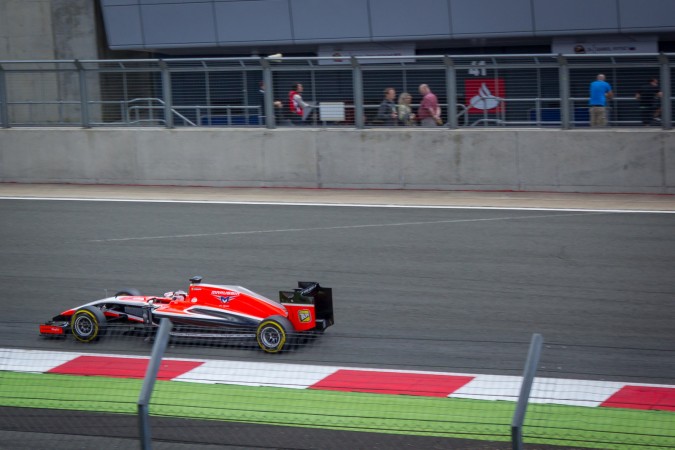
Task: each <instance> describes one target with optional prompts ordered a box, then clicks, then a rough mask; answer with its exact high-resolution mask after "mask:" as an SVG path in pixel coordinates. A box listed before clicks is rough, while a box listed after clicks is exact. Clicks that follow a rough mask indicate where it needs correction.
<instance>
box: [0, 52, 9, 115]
mask: <svg viewBox="0 0 675 450" xmlns="http://www.w3.org/2000/svg"><path fill="white" fill-rule="evenodd" d="M7 102H8V99H7V80H6V78H5V69H4V68H3V67H2V65H1V64H0V125H1V126H2V128H9V107H8V106H7Z"/></svg>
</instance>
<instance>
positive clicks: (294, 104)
mask: <svg viewBox="0 0 675 450" xmlns="http://www.w3.org/2000/svg"><path fill="white" fill-rule="evenodd" d="M303 90H304V88H303V87H302V84H301V83H295V84H294V85H293V89H292V90H291V91H290V92H289V93H288V109H289V110H290V112H291V114H290V116H291V122H292V123H294V124H300V123H302V122H303V117H304V116H303V114H304V112H305V108H308V107H310V105H309V103H307V102H305V101H304V100H303V99H302V91H303Z"/></svg>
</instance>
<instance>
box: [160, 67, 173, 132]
mask: <svg viewBox="0 0 675 450" xmlns="http://www.w3.org/2000/svg"><path fill="white" fill-rule="evenodd" d="M159 67H160V68H161V69H162V97H163V100H164V121H165V123H166V127H167V128H173V100H172V99H171V72H169V67H168V66H167V65H166V62H165V61H163V60H160V61H159Z"/></svg>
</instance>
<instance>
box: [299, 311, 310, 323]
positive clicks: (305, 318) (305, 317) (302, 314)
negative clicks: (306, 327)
mask: <svg viewBox="0 0 675 450" xmlns="http://www.w3.org/2000/svg"><path fill="white" fill-rule="evenodd" d="M298 318H299V319H300V322H303V323H306V322H311V321H312V314H311V313H310V312H309V309H301V310H300V311H298Z"/></svg>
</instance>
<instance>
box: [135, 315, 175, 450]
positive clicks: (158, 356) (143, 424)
mask: <svg viewBox="0 0 675 450" xmlns="http://www.w3.org/2000/svg"><path fill="white" fill-rule="evenodd" d="M172 326H173V325H172V324H171V321H170V320H169V319H162V320H161V321H160V323H159V331H157V335H156V336H155V344H154V345H153V346H152V356H151V357H150V362H149V363H148V370H147V371H146V372H145V379H144V380H143V387H142V388H141V393H140V395H139V396H138V425H139V431H140V434H141V449H142V450H151V449H152V438H151V436H150V414H149V410H148V405H149V404H150V396H151V395H152V390H153V388H154V387H155V381H156V380H157V373H158V372H159V365H160V364H161V363H162V357H163V356H164V350H166V345H167V344H168V342H169V332H170V331H171V328H172Z"/></svg>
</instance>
